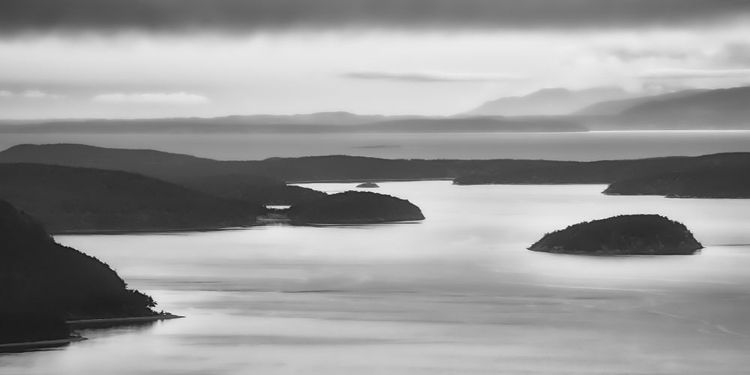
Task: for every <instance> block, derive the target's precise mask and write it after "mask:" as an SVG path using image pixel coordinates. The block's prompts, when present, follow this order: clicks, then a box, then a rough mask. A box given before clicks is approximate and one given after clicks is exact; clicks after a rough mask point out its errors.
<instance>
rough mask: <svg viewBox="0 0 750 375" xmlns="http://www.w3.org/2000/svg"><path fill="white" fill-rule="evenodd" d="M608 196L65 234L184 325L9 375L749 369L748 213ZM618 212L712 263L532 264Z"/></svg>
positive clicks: (131, 335)
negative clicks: (638, 217) (387, 217)
mask: <svg viewBox="0 0 750 375" xmlns="http://www.w3.org/2000/svg"><path fill="white" fill-rule="evenodd" d="M308 186H312V187H315V188H318V189H323V190H326V191H341V190H345V189H350V188H352V187H353V185H343V184H314V185H308ZM603 189H604V186H573V185H569V186H453V185H451V184H450V183H449V182H444V181H437V182H408V183H404V182H401V183H382V184H381V188H380V189H379V191H380V192H382V193H388V194H393V195H397V196H400V197H404V198H408V199H410V200H411V201H412V202H414V203H416V204H417V205H419V206H420V207H422V209H423V211H424V214H425V216H426V217H427V220H425V221H423V222H420V223H406V224H388V225H372V226H335V227H310V228H305V227H287V226H269V227H258V228H252V229H245V230H230V231H221V232H208V233H183V234H147V235H116V236H59V237H58V238H57V239H58V240H59V241H61V242H62V243H64V244H66V245H70V246H74V247H76V248H78V249H80V250H82V251H85V252H86V253H89V254H92V255H95V256H97V257H98V258H100V259H102V260H104V261H106V262H107V263H109V264H110V265H111V266H112V267H113V268H115V269H116V270H117V271H118V272H119V273H120V275H122V276H123V277H124V278H125V279H126V280H128V281H129V283H130V285H131V286H133V287H135V288H138V289H141V290H144V291H146V292H148V293H151V294H152V295H154V297H155V298H156V299H157V300H158V301H159V302H160V306H159V307H160V308H163V309H165V310H168V311H171V312H174V313H177V314H182V315H186V316H187V318H186V319H181V320H173V321H166V322H161V323H156V324H153V325H146V326H139V327H129V328H121V329H115V330H95V331H94V330H92V331H86V332H83V333H84V335H86V336H88V337H90V340H88V341H85V342H81V343H77V344H73V345H71V346H69V347H67V348H63V349H59V350H52V351H43V352H35V353H25V354H12V355H0V373H2V374H14V375H16V374H18V375H24V374H71V375H89V374H91V375H98V374H326V375H327V374H342V375H343V374H347V375H350V374H565V373H568V374H680V375H682V374H745V373H747V369H748V368H750V356H748V355H747V353H750V324H748V320H749V319H750V318H748V317H750V288H749V287H750V272H749V271H748V270H750V231H749V230H748V228H750V201H748V200H694V199H688V200H675V199H665V198H658V197H610V196H604V195H601V194H599V192H600V191H601V190H603ZM619 213H659V214H665V215H668V216H669V217H671V218H673V219H676V220H679V221H682V222H684V223H685V224H686V225H687V226H688V227H689V228H690V229H692V230H693V232H694V233H695V235H696V237H697V238H698V239H699V240H700V241H702V242H703V244H704V245H705V246H706V249H705V250H703V251H702V252H701V253H700V254H697V255H694V256H673V257H619V258H609V257H585V256H569V255H554V254H546V253H535V252H531V251H528V250H525V247H527V246H528V245H530V244H531V243H532V242H534V241H535V240H537V239H538V238H539V237H540V236H542V235H543V234H544V233H545V232H548V231H551V230H555V229H558V228H562V227H565V226H567V225H569V224H572V223H575V222H578V221H581V220H590V219H596V218H602V217H606V216H610V215H614V214H619Z"/></svg>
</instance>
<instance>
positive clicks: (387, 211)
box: [287, 191, 424, 224]
mask: <svg viewBox="0 0 750 375" xmlns="http://www.w3.org/2000/svg"><path fill="white" fill-rule="evenodd" d="M287 214H288V216H289V218H290V219H291V221H292V222H293V223H296V224H374V223H387V222H395V221H411V220H424V215H422V211H421V210H420V209H419V207H417V206H415V205H414V204H412V203H411V202H409V201H408V200H404V199H399V198H396V197H392V196H390V195H384V194H377V193H371V192H360V191H347V192H344V193H339V194H333V195H328V196H326V197H323V198H320V199H317V200H315V201H311V202H305V203H300V204H296V205H294V206H292V207H291V208H289V210H288V211H287Z"/></svg>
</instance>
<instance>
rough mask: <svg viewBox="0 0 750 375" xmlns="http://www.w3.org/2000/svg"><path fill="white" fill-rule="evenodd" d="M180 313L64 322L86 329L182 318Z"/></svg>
mask: <svg viewBox="0 0 750 375" xmlns="http://www.w3.org/2000/svg"><path fill="white" fill-rule="evenodd" d="M183 318H185V317H184V316H182V315H174V314H160V315H153V316H134V317H128V318H101V319H78V320H68V321H66V322H65V323H67V324H68V326H69V327H70V328H71V329H87V328H97V327H113V326H120V325H128V324H138V323H149V322H156V321H161V320H172V319H183Z"/></svg>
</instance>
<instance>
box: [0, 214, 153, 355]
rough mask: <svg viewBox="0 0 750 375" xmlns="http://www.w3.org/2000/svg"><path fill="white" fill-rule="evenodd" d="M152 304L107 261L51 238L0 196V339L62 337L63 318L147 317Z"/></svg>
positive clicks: (9, 340) (64, 330) (11, 340)
mask: <svg viewBox="0 0 750 375" xmlns="http://www.w3.org/2000/svg"><path fill="white" fill-rule="evenodd" d="M154 306H155V302H154V300H153V299H151V297H149V296H147V295H145V294H143V293H140V292H138V291H136V290H130V289H127V285H126V284H125V282H124V281H123V280H122V279H121V278H120V277H119V276H118V275H117V274H116V273H115V272H114V271H113V270H112V269H111V268H110V267H109V266H107V265H106V264H104V263H102V262H100V261H99V260H97V259H96V258H93V257H90V256H88V255H85V254H83V253H81V252H79V251H77V250H75V249H71V248H69V247H65V246H62V245H60V244H58V243H56V242H55V241H54V240H53V239H52V238H51V237H50V236H49V235H47V233H46V232H45V230H44V228H43V227H42V225H41V224H39V223H38V222H36V221H35V220H34V219H32V218H31V217H30V216H29V215H27V214H25V213H23V212H20V211H18V210H16V209H15V208H14V207H13V206H12V205H11V204H10V203H8V202H6V201H2V200H0V343H8V342H23V341H33V340H49V339H59V338H64V337H66V336H67V328H66V327H65V326H64V324H63V323H62V321H63V320H72V319H90V318H115V317H135V316H151V315H155V313H154V311H153V310H152V309H151V308H152V307H154ZM29 323H33V324H29Z"/></svg>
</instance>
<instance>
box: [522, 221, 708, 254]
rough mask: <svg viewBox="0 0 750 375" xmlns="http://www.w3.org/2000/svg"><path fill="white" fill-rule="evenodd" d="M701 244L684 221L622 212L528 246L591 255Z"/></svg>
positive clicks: (691, 248)
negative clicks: (622, 213) (623, 213)
mask: <svg viewBox="0 0 750 375" xmlns="http://www.w3.org/2000/svg"><path fill="white" fill-rule="evenodd" d="M702 248H703V246H702V245H701V244H700V243H699V242H698V241H696V239H695V237H693V234H692V233H690V231H689V230H688V229H687V228H686V227H685V225H683V224H681V223H678V222H676V221H672V220H669V219H668V218H666V217H663V216H659V215H622V216H615V217H610V218H607V219H603V220H594V221H590V222H583V223H579V224H575V225H571V226H569V227H567V228H565V229H563V230H559V231H555V232H552V233H548V234H546V235H545V236H544V237H542V239H541V240H539V241H537V242H536V243H535V244H533V245H531V247H529V250H533V251H543V252H549V253H565V254H592V255H690V254H693V253H695V252H696V251H697V250H699V249H702Z"/></svg>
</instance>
